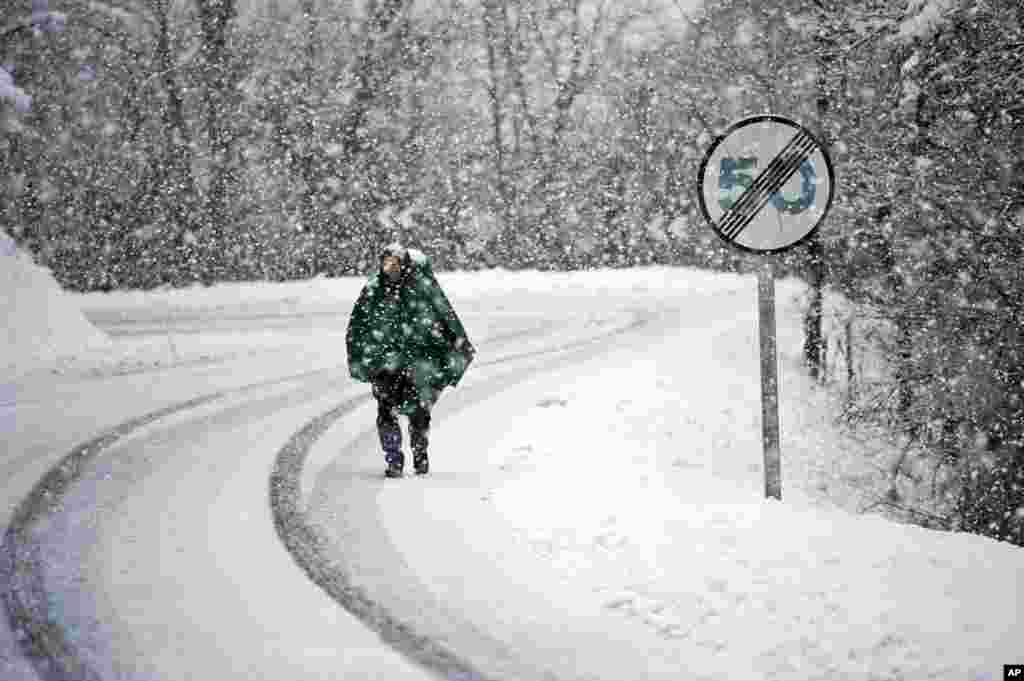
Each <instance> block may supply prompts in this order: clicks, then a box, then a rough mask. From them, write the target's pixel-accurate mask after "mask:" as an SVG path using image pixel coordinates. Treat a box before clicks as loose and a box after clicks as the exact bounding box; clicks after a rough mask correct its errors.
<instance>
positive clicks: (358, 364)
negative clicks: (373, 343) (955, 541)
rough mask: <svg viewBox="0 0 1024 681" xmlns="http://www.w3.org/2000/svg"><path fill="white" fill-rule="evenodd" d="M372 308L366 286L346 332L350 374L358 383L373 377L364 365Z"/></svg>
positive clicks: (349, 320) (350, 317) (356, 304)
mask: <svg viewBox="0 0 1024 681" xmlns="http://www.w3.org/2000/svg"><path fill="white" fill-rule="evenodd" d="M369 306H370V286H369V285H367V286H364V287H363V290H362V292H360V294H359V298H358V299H357V300H356V303H355V305H354V306H352V314H351V315H350V316H349V319H348V329H347V330H346V331H345V347H346V350H347V352H348V373H349V376H351V377H352V378H354V379H356V380H357V381H362V382H366V381H370V380H371V378H372V377H371V376H370V373H369V371H368V370H367V367H366V366H365V365H364V364H363V363H362V347H361V346H362V344H363V343H365V342H366V338H367V334H368V333H369V328H368V321H369V320H368V313H369V310H368V308H369Z"/></svg>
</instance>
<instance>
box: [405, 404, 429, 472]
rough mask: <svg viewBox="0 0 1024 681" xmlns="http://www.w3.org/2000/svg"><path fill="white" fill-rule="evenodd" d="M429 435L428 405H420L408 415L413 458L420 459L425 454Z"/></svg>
mask: <svg viewBox="0 0 1024 681" xmlns="http://www.w3.org/2000/svg"><path fill="white" fill-rule="evenodd" d="M429 435H430V407H429V406H426V407H424V406H422V405H421V406H419V407H417V408H416V411H414V412H413V413H412V415H410V416H409V440H410V444H411V445H412V453H413V457H414V459H421V458H424V457H426V456H427V445H428V444H429V441H428V436H429Z"/></svg>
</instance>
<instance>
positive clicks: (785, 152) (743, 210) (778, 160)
mask: <svg viewBox="0 0 1024 681" xmlns="http://www.w3.org/2000/svg"><path fill="white" fill-rule="evenodd" d="M802 139H803V134H802V131H801V134H797V135H794V136H793V138H792V139H790V140H789V142H788V143H787V144H786V146H784V147H783V148H782V150H781V151H780V152H779V153H778V154H777V155H776V157H775V159H773V161H772V163H769V164H768V167H766V168H765V169H764V171H762V172H761V174H760V175H758V176H757V178H756V179H755V180H754V181H753V182H752V183H751V185H750V186H749V187H747V189H746V191H744V192H743V194H741V195H740V198H739V199H738V200H737V201H736V203H735V204H734V205H733V207H732V208H731V209H729V211H728V212H727V213H725V215H723V216H722V218H721V220H720V222H719V229H720V230H723V229H725V228H726V227H728V225H729V223H731V222H732V221H733V220H736V219H738V217H739V216H743V215H746V214H747V212H748V211H749V207H750V205H751V204H752V203H753V197H754V195H755V194H757V193H758V192H760V191H761V190H762V189H763V188H764V186H765V184H766V183H767V182H768V181H769V180H771V179H772V178H773V177H774V176H775V175H776V174H777V173H778V172H779V171H780V169H781V164H782V163H784V162H785V161H786V160H788V159H789V158H791V154H792V153H793V151H794V149H795V148H796V147H797V145H798V144H800V142H801V140H802Z"/></svg>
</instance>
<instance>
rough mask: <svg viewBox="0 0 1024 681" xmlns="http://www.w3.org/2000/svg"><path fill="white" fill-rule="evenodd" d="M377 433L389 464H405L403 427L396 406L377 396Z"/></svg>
mask: <svg viewBox="0 0 1024 681" xmlns="http://www.w3.org/2000/svg"><path fill="white" fill-rule="evenodd" d="M377 434H378V435H379V436H380V446H381V447H382V448H383V449H384V460H385V461H387V462H388V463H389V464H390V463H394V464H397V465H399V466H401V465H403V464H404V457H403V456H402V428H401V426H400V425H399V423H398V416H397V413H396V412H395V408H394V407H393V406H392V405H391V403H390V402H389V401H388V400H386V399H380V398H377Z"/></svg>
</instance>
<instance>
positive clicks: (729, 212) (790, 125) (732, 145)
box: [697, 115, 835, 500]
mask: <svg viewBox="0 0 1024 681" xmlns="http://www.w3.org/2000/svg"><path fill="white" fill-rule="evenodd" d="M759 168H760V170H759ZM823 169H824V171H825V173H824V174H822V175H819V173H821V171H822V170H823ZM797 173H799V182H798V184H797V186H795V187H791V186H790V184H791V182H790V180H791V178H793V179H794V180H795V179H796V175H797ZM697 183H698V187H699V191H698V198H699V199H700V208H701V212H702V213H703V214H704V218H705V219H706V220H707V221H708V223H709V224H710V225H711V228H712V229H713V230H714V231H715V233H716V234H718V236H719V237H721V238H722V239H723V240H724V241H725V242H726V243H728V244H729V245H730V246H733V247H735V248H739V249H741V250H744V251H748V252H753V253H762V254H768V253H778V252H780V251H784V250H786V249H788V248H792V247H793V246H795V245H797V244H798V243H800V242H801V241H803V240H804V239H806V238H807V237H808V236H810V235H811V234H812V233H813V232H814V230H815V229H817V228H818V225H820V224H821V222H822V220H824V218H825V215H826V213H828V209H829V207H830V206H831V205H832V196H833V188H834V187H835V174H834V172H833V170H832V160H831V159H830V158H829V156H828V152H827V151H826V150H825V147H824V146H823V145H822V144H821V143H820V142H819V141H818V140H817V139H815V138H814V136H813V135H812V134H811V133H810V132H809V131H808V130H807V129H806V128H804V127H803V126H802V125H800V124H799V123H797V122H795V121H793V120H790V119H788V118H785V117H782V116H774V115H764V116H753V117H751V118H745V119H743V120H741V121H739V122H738V123H735V124H733V125H732V126H730V127H729V129H728V130H726V131H725V133H724V134H723V135H722V136H720V137H719V138H718V139H716V140H715V141H714V142H713V143H712V145H711V148H710V149H708V152H707V154H706V155H705V156H704V161H703V162H702V163H701V165H700V170H699V171H698V174H697ZM769 208H772V209H774V210H768V209H769ZM774 276H775V275H774V272H773V269H772V263H771V261H770V260H765V261H763V262H762V263H761V266H760V267H759V268H758V270H757V310H758V336H759V338H760V351H761V435H762V446H763V449H764V492H765V496H766V497H770V498H773V499H780V500H781V499H782V452H781V446H780V430H779V376H778V374H779V372H778V349H777V346H776V329H775V279H774Z"/></svg>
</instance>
